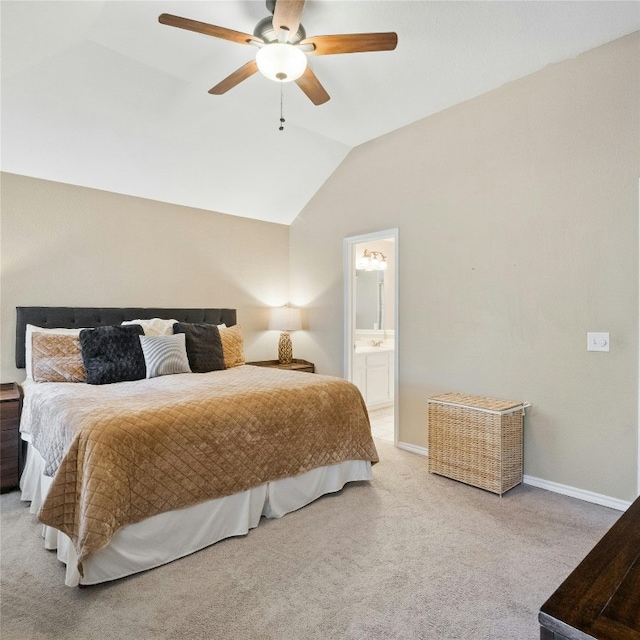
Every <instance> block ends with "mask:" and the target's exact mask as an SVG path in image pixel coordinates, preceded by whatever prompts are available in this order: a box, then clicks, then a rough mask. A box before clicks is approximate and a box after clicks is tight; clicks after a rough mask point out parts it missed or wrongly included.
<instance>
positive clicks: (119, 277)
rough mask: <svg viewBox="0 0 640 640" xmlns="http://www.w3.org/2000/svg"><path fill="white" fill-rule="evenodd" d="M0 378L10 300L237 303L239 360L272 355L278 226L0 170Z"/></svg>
mask: <svg viewBox="0 0 640 640" xmlns="http://www.w3.org/2000/svg"><path fill="white" fill-rule="evenodd" d="M1 187H2V194H1V201H0V204H1V207H2V219H1V220H2V226H1V229H0V231H1V233H2V240H1V248H2V270H1V281H0V284H1V290H0V294H1V296H2V305H1V323H2V327H1V333H2V335H1V343H0V344H1V348H2V354H1V358H2V374H1V375H2V378H1V379H2V381H3V382H5V381H12V380H18V381H21V380H22V379H24V370H21V371H18V370H17V369H15V359H14V344H15V338H14V332H15V307H16V306H24V305H43V306H83V307H91V306H96V307H101V306H113V307H121V306H136V307H197V308H200V307H230V308H237V310H238V321H239V323H240V324H241V325H242V327H243V333H244V336H245V342H246V344H245V346H246V355H247V357H248V359H253V360H262V359H269V358H273V357H275V355H276V353H277V338H278V334H277V333H276V332H273V331H269V332H267V331H265V329H266V327H267V323H268V313H267V307H268V306H270V305H281V304H284V303H286V302H288V259H289V258H288V241H289V228H288V227H287V226H285V225H278V224H272V223H267V222H258V221H256V220H249V219H246V218H238V217H233V216H228V215H223V214H217V213H211V212H207V211H201V210H198V209H189V208H186V207H178V206H175V205H170V204H164V203H160V202H154V201H151V200H144V199H141V198H133V197H130V196H123V195H118V194H114V193H108V192H105V191H99V190H95V189H86V188H83V187H75V186H71V185H65V184H60V183H56V182H48V181H46V180H38V179H34V178H27V177H23V176H17V175H13V174H7V173H3V174H1Z"/></svg>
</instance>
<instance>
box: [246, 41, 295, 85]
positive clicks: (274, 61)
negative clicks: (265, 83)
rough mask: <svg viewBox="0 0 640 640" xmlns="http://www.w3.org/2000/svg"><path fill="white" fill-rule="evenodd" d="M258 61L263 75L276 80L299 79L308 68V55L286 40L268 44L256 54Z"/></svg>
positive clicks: (288, 80) (289, 80)
mask: <svg viewBox="0 0 640 640" xmlns="http://www.w3.org/2000/svg"><path fill="white" fill-rule="evenodd" d="M256 63H257V64H258V69H259V70H260V73H261V74H262V75H263V76H266V77H267V78H269V80H275V81H276V82H291V81H292V80H297V79H298V78H299V77H300V76H301V75H302V74H303V73H304V70H305V69H306V68H307V56H306V55H305V54H304V53H303V52H302V51H301V50H300V49H298V48H296V47H294V46H293V45H291V44H286V43H284V42H272V43H271V44H267V45H265V46H264V47H262V49H260V50H259V51H258V53H257V54H256Z"/></svg>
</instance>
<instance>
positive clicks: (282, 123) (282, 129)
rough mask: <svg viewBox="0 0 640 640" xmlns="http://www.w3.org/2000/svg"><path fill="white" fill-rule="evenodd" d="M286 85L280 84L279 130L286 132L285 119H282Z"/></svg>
mask: <svg viewBox="0 0 640 640" xmlns="http://www.w3.org/2000/svg"><path fill="white" fill-rule="evenodd" d="M283 84H284V83H283V82H281V83H280V127H279V128H278V131H284V118H283V117H282V85H283Z"/></svg>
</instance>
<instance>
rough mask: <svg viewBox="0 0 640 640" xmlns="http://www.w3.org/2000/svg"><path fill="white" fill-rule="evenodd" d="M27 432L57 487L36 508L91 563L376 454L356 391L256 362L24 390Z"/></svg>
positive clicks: (335, 380)
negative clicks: (131, 536) (213, 502)
mask: <svg viewBox="0 0 640 640" xmlns="http://www.w3.org/2000/svg"><path fill="white" fill-rule="evenodd" d="M21 429H22V430H23V431H27V432H30V433H31V439H32V443H33V445H34V446H35V448H36V449H37V450H38V451H39V452H40V453H41V455H42V457H43V458H44V459H45V461H46V471H45V473H47V474H48V475H52V476H53V483H52V485H51V489H50V491H49V493H48V495H47V498H46V500H45V502H44V504H43V505H42V508H41V511H40V513H39V514H38V516H39V519H40V520H41V521H42V522H43V523H44V524H47V525H49V526H52V527H55V528H56V529H59V530H60V531H63V532H64V533H66V534H67V535H68V536H69V537H70V538H71V539H72V540H73V542H74V544H75V546H76V550H77V553H78V558H79V568H80V571H81V572H82V565H81V563H82V560H83V559H85V558H87V557H88V556H90V555H91V554H92V553H95V552H96V551H98V550H99V549H101V548H102V547H104V546H106V545H107V544H108V543H109V540H110V539H111V538H112V536H113V535H114V533H115V532H116V531H117V530H118V529H120V528H121V527H123V526H125V525H128V524H131V523H135V522H139V521H141V520H143V519H145V518H147V517H149V516H152V515H155V514H158V513H161V512H164V511H169V510H172V509H179V508H181V507H186V506H190V505H194V504H197V503H199V502H203V501H205V500H210V499H213V498H218V497H222V496H227V495H230V494H233V493H236V492H239V491H244V490H246V489H249V488H251V487H256V486H259V485H261V484H264V483H266V482H269V481H271V480H276V479H280V478H285V477H291V476H296V475H299V474H301V473H304V472H306V471H309V470H311V469H314V468H317V467H321V466H325V465H330V464H335V463H339V462H343V461H345V460H370V461H371V462H376V461H377V460H378V456H377V452H376V448H375V445H374V443H373V440H372V438H371V431H370V426H369V418H368V415H367V411H366V409H365V406H364V402H363V400H362V397H361V395H360V393H359V391H358V389H357V388H356V387H355V386H354V385H352V384H351V383H348V382H346V381H344V380H341V379H339V378H333V377H329V376H320V375H315V374H306V373H300V372H291V371H282V370H278V369H270V368H265V367H253V366H250V365H245V366H240V367H235V368H233V369H228V370H226V371H215V372H211V373H206V374H189V373H188V374H179V375H172V376H164V377H160V378H153V379H151V380H138V381H135V382H121V383H117V384H109V385H101V386H92V385H87V384H83V383H76V384H73V383H33V384H30V385H27V386H26V389H25V403H24V412H23V422H22V426H21Z"/></svg>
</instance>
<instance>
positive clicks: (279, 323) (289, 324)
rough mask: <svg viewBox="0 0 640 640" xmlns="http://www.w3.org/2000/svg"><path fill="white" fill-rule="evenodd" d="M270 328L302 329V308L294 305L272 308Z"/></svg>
mask: <svg viewBox="0 0 640 640" xmlns="http://www.w3.org/2000/svg"><path fill="white" fill-rule="evenodd" d="M269 329H275V330H276V331H299V330H300V329H302V316H301V314H300V309H296V308H292V307H276V308H275V309H271V315H270V317H269Z"/></svg>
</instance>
